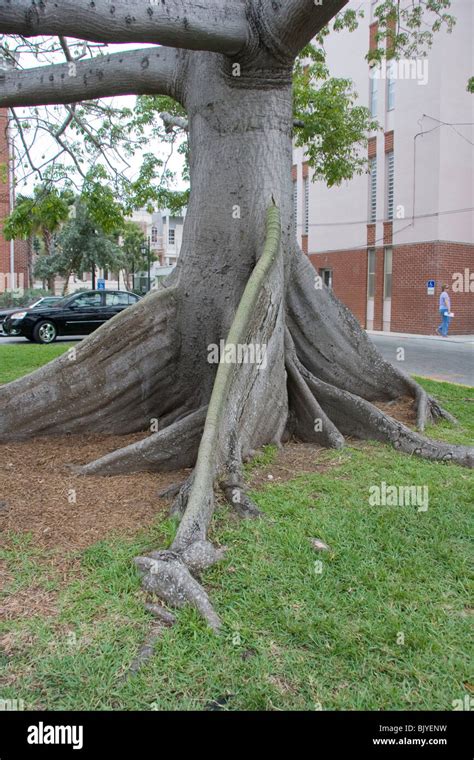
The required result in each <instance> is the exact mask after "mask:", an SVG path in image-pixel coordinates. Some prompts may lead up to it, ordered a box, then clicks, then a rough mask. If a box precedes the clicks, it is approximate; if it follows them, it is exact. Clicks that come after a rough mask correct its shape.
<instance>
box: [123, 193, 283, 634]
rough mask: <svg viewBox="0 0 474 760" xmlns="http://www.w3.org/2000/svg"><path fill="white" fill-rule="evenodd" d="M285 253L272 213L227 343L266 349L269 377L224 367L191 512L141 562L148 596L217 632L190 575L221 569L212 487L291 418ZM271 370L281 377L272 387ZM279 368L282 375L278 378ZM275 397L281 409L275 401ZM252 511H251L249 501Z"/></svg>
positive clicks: (192, 486)
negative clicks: (165, 546)
mask: <svg viewBox="0 0 474 760" xmlns="http://www.w3.org/2000/svg"><path fill="white" fill-rule="evenodd" d="M279 250H280V215H279V212H278V210H277V209H276V208H275V207H272V208H271V209H270V210H269V212H268V220H267V239H266V243H265V247H264V250H263V253H262V256H261V257H260V259H259V260H258V262H257V264H256V266H255V269H254V271H253V272H252V275H251V276H250V279H249V281H248V283H247V286H246V288H245V290H244V293H243V295H242V299H241V301H240V304H239V307H238V309H237V312H236V314H235V317H234V320H233V323H232V326H231V328H230V331H229V335H228V338H227V341H226V345H228V346H237V345H239V344H245V343H249V342H250V341H252V342H253V343H254V344H256V345H258V344H265V345H266V347H267V351H266V361H267V362H268V364H269V366H268V367H267V368H266V369H267V371H266V372H265V373H263V372H262V373H260V368H259V366H258V365H257V364H256V363H251V364H246V365H245V366H243V365H239V364H235V363H226V362H224V363H220V364H219V366H218V370H217V374H216V378H215V382H214V387H213V390H212V394H211V399H210V401H209V407H208V410H207V415H206V421H205V425H204V431H203V434H202V439H201V443H200V446H199V452H198V457H197V462H196V466H195V469H194V472H193V475H192V476H191V477H190V478H189V479H188V481H187V483H186V484H185V486H184V487H183V488H182V489H181V490H180V494H179V497H178V499H179V500H180V504H179V505H178V507H177V509H178V510H179V511H181V508H182V506H183V505H184V504H185V503H186V506H185V510H184V514H183V516H182V520H181V523H180V525H179V528H178V531H177V533H176V537H175V539H174V541H173V543H172V545H171V549H170V550H168V551H159V552H154V553H153V554H152V555H150V556H149V557H139V558H138V559H137V560H136V562H137V565H138V567H139V568H140V570H141V572H142V573H143V574H144V577H143V584H144V587H145V588H146V589H147V590H148V591H151V592H153V593H155V594H157V595H158V596H159V597H160V598H161V599H163V600H164V601H165V602H166V603H168V604H172V605H174V606H177V607H180V606H182V605H183V604H184V603H185V602H189V603H190V604H192V605H193V606H194V607H195V608H196V609H197V610H199V612H200V613H201V614H202V615H203V617H204V618H205V619H206V621H207V622H208V624H209V625H210V626H211V628H213V629H214V630H218V628H219V626H220V620H219V617H218V616H217V614H216V613H215V612H214V610H213V609H212V605H211V603H210V601H209V598H208V596H207V594H206V592H205V591H204V589H203V588H202V586H201V585H200V584H199V583H198V582H197V581H196V580H195V578H194V577H193V575H192V574H191V573H194V574H196V573H198V572H200V571H201V570H202V569H204V568H205V567H208V566H209V565H210V564H213V563H214V562H217V561H219V559H221V558H222V555H223V552H224V550H223V549H216V548H215V547H213V546H212V544H210V543H209V542H208V541H207V538H206V536H207V529H208V526H209V523H210V520H211V518H212V514H213V512H214V482H215V480H216V478H217V477H218V475H219V474H220V473H221V472H224V471H226V472H230V473H231V477H232V476H234V477H235V476H236V473H237V471H238V468H239V466H240V465H241V461H242V447H245V448H247V449H249V448H255V445H258V442H259V435H261V436H262V439H263V442H266V441H267V440H268V439H269V438H270V439H271V438H275V437H278V436H279V434H280V432H281V430H282V428H283V426H284V424H285V422H286V417H287V408H286V404H285V405H284V407H282V402H281V398H282V397H283V398H285V400H286V394H285V376H284V372H282V371H281V369H282V367H283V361H282V360H283V310H282V308H281V300H280V301H279V302H275V299H274V295H275V292H277V291H278V286H277V283H278V282H279V281H280V282H281V277H278V274H281V273H278V272H276V266H275V265H276V262H277V254H278V253H279ZM279 265H280V266H281V263H280V264H279ZM267 341H268V345H267ZM273 367H275V372H274V376H273V377H272V378H271V381H270V380H269V377H271V370H272V368H273ZM277 367H280V374H279V375H278V374H277V369H276V368H277ZM280 386H281V387H280ZM275 391H276V393H277V399H280V401H279V403H275V402H274V400H273V392H275ZM262 402H263V403H262ZM257 403H259V406H260V408H261V411H262V413H263V414H264V415H266V416H265V417H264V418H263V419H264V422H263V423H262V417H261V416H260V415H257V414H255V405H256V404H257ZM249 421H250V423H249ZM236 442H238V443H236ZM247 507H248V509H251V506H250V500H249V503H248V504H247Z"/></svg>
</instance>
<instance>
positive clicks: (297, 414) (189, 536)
mask: <svg viewBox="0 0 474 760" xmlns="http://www.w3.org/2000/svg"><path fill="white" fill-rule="evenodd" d="M267 64H268V56H267V55H265V56H263V57H262V56H258V57H257V58H255V59H253V61H252V62H251V63H249V62H247V65H246V66H242V68H241V71H240V75H239V76H234V73H235V67H234V66H233V63H232V62H231V61H230V60H229V59H227V58H225V57H224V56H220V55H217V54H215V53H206V52H200V53H194V54H193V59H192V66H189V69H188V70H187V72H186V85H185V87H184V89H183V92H182V100H183V102H184V104H185V107H186V110H187V113H188V118H189V144H190V174H191V196H190V200H189V205H188V213H187V216H186V220H185V227H184V237H183V245H182V249H181V255H180V258H179V261H178V265H177V267H176V269H175V271H174V272H173V274H172V275H171V277H170V278H168V280H167V281H166V283H165V287H164V288H162V289H160V290H158V291H157V292H153V293H151V294H149V295H148V296H147V297H146V298H145V299H144V300H142V301H141V302H139V303H138V304H137V305H136V306H134V307H131V308H130V309H127V310H126V311H124V312H122V313H121V314H119V315H118V316H116V317H114V319H113V320H111V321H110V322H109V323H107V324H105V325H104V326H102V327H101V328H100V329H99V330H98V331H97V332H95V333H94V334H93V335H92V336H90V337H88V338H87V339H85V340H84V341H82V343H81V344H79V346H78V347H77V356H76V359H75V361H71V360H70V358H69V357H66V356H63V357H60V358H59V359H57V360H55V362H53V363H51V364H50V365H46V366H45V367H43V368H41V369H40V370H38V371H37V372H36V373H33V374H31V375H28V376H27V377H25V378H22V379H20V380H17V381H15V382H13V383H11V384H9V385H7V386H5V387H4V388H2V389H1V390H0V399H1V401H2V408H3V414H2V419H1V422H0V440H8V439H12V438H26V437H29V436H31V435H39V434H42V435H44V434H48V435H50V434H57V433H65V432H72V433H80V432H83V431H87V432H90V431H92V430H94V431H96V432H107V433H111V434H112V433H114V434H117V433H125V432H131V431H138V430H147V429H149V428H150V423H151V422H152V421H153V420H155V419H158V420H159V430H158V432H155V433H153V435H151V436H149V438H147V439H146V440H145V441H144V442H140V443H138V444H134V445H132V446H128V447H126V448H125V449H122V450H119V451H117V452H113V453H112V454H109V455H107V456H106V457H103V458H102V459H99V460H97V461H95V462H92V463H90V464H89V465H87V466H85V467H84V468H80V471H81V472H82V473H84V474H88V473H94V474H98V473H99V474H111V473H114V472H123V471H138V470H143V469H150V470H153V471H158V470H164V469H170V468H172V467H178V466H183V465H184V466H192V465H193V464H196V466H195V470H194V473H193V475H192V476H191V478H190V479H189V480H188V481H187V482H186V484H185V485H184V487H183V489H182V490H181V492H180V494H179V497H178V502H179V505H178V507H176V510H175V511H178V512H179V513H180V514H182V521H181V525H180V528H179V530H178V533H177V535H176V538H175V541H174V542H173V545H172V547H171V549H170V550H169V551H159V552H155V553H153V554H152V555H150V556H149V557H144V558H143V557H142V558H139V559H138V560H137V565H138V567H139V569H140V571H141V572H142V573H143V576H144V585H145V588H147V589H148V590H149V591H154V592H156V593H157V594H159V595H160V596H161V597H162V598H163V599H164V600H165V601H166V602H168V603H170V604H173V605H176V606H181V605H182V604H184V603H185V602H190V603H192V604H194V605H195V606H196V607H197V609H198V610H199V611H200V612H201V613H202V614H203V615H204V616H205V618H206V619H207V620H208V622H209V624H210V625H211V626H212V627H213V628H217V627H218V626H219V618H218V617H217V615H216V614H215V612H214V610H213V609H212V607H211V605H210V602H209V599H208V597H207V595H206V593H205V592H204V590H203V588H202V587H201V586H200V585H199V584H198V583H197V581H196V579H195V577H194V575H195V574H196V573H197V572H199V571H200V570H202V569H204V568H205V567H207V566H209V565H210V564H212V563H213V562H215V561H217V560H218V559H219V558H220V557H221V556H222V552H220V551H217V550H215V549H214V547H212V545H211V544H209V542H208V541H207V538H206V536H207V528H208V525H209V522H210V520H211V517H212V512H213V505H214V501H213V498H214V497H213V489H214V485H215V483H216V482H218V481H220V483H221V487H222V489H223V491H224V495H225V496H226V498H228V499H229V500H230V501H231V504H232V506H233V507H235V508H236V510H237V511H238V512H239V514H246V515H249V516H250V515H252V514H255V513H256V510H255V509H254V507H253V505H252V504H251V503H250V501H249V500H248V497H247V496H246V495H245V493H244V489H243V486H242V478H241V467H242V461H243V460H244V459H245V458H246V457H247V456H249V455H251V452H252V451H253V450H254V449H255V448H257V447H258V446H261V445H262V444H265V443H269V442H277V443H279V442H280V441H281V440H282V438H283V437H284V436H288V435H290V434H294V435H296V436H297V437H299V438H300V439H302V440H309V441H315V442H319V443H321V444H323V445H326V446H335V447H339V446H341V445H343V442H344V435H345V434H349V435H353V434H357V435H360V436H362V437H366V436H368V437H372V438H377V439H379V440H383V441H387V442H390V443H392V444H393V445H395V446H397V447H398V448H401V449H402V450H404V451H407V452H409V453H416V454H419V455H421V456H425V457H428V458H431V459H443V460H447V459H452V460H454V461H457V462H459V463H461V464H465V465H468V466H472V462H473V459H472V452H470V451H469V450H468V449H467V448H465V447H461V446H450V445H447V444H437V443H434V442H429V441H426V439H424V438H423V437H422V436H421V435H419V434H415V433H413V431H411V430H409V429H408V428H405V427H404V426H403V425H401V424H400V423H398V422H396V421H395V420H392V419H391V418H390V417H387V416H386V415H385V414H383V413H382V412H381V411H380V410H379V409H377V408H376V407H375V406H373V404H372V403H371V402H372V401H376V400H387V399H395V398H397V397H399V396H407V395H410V396H413V397H414V398H415V399H416V403H417V409H418V424H419V427H420V428H421V429H422V428H423V426H424V424H425V421H426V420H430V419H436V418H437V417H441V416H447V415H446V413H444V412H443V411H442V410H441V409H440V407H439V406H438V405H437V404H436V402H435V401H434V400H433V399H431V398H429V397H427V395H426V394H425V393H424V391H422V389H421V388H420V387H419V386H418V385H417V384H416V383H415V382H414V381H412V380H411V379H410V378H408V377H407V376H405V375H403V374H402V373H401V372H399V371H398V370H396V369H395V368H394V367H393V366H392V365H390V364H388V363H387V362H386V361H385V360H384V359H383V358H382V357H381V356H380V354H379V353H378V351H377V349H376V348H375V346H374V345H373V344H372V343H371V341H370V340H369V338H368V337H367V335H366V334H365V332H364V331H363V330H362V328H361V327H360V325H359V324H358V322H357V321H356V320H355V318H354V317H353V316H352V315H351V313H350V312H349V311H348V309H347V308H346V307H344V306H343V305H342V304H341V303H340V302H339V301H338V300H337V299H336V298H335V296H334V295H333V294H332V293H331V292H330V291H328V290H327V288H326V287H323V288H321V289H318V288H317V287H315V286H316V284H317V283H316V280H315V274H316V273H315V270H314V269H313V267H312V266H311V264H310V262H309V260H308V259H307V258H306V257H305V256H304V255H303V254H302V253H301V251H300V250H299V248H298V246H297V244H296V240H295V236H294V220H293V217H292V213H293V211H292V183H291V165H292V92H291V66H290V65H289V64H288V65H286V64H285V65H284V64H281V65H279V66H276V65H275V62H274V61H272V65H271V66H269V65H267ZM269 208H270V212H269V213H267V212H268V209H269ZM277 209H278V211H277ZM257 262H258V263H257ZM221 341H227V348H228V349H231V350H230V351H229V353H228V354H227V353H226V354H224V358H226V357H227V359H230V360H232V359H235V356H234V355H236V356H237V359H236V361H234V362H233V361H230V362H227V361H222V358H221V362H220V363H218V364H217V363H215V362H213V361H211V359H213V358H214V359H215V351H214V347H219V346H221ZM239 347H243V349H242V354H241V356H240V357H239V354H238V350H239ZM232 349H234V351H233V352H232ZM232 353H233V354H234V355H231V354H232ZM91 399H92V401H91ZM316 423H319V424H316Z"/></svg>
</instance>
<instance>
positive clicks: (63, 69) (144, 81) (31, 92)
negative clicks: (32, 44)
mask: <svg viewBox="0 0 474 760" xmlns="http://www.w3.org/2000/svg"><path fill="white" fill-rule="evenodd" d="M179 56H180V53H179V51H177V50H173V49H172V48H156V49H153V48H144V49H143V50H130V51H128V52H125V53H114V54H113V55H107V56H97V57H96V58H92V59H88V60H86V61H80V62H78V63H76V62H75V61H70V62H66V63H61V64H54V65H52V66H40V67H38V68H34V69H23V70H20V71H18V70H13V69H11V70H5V71H2V72H1V73H0V106H10V107H11V106H37V105H47V104H52V103H77V102H78V101H82V100H93V99H95V98H102V97H109V96H112V95H132V94H136V95H149V94H150V95H151V94H155V95H156V94H161V95H170V96H171V97H175V98H176V93H175V87H174V83H175V79H176V76H177V68H178V60H179Z"/></svg>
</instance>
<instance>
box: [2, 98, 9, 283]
mask: <svg viewBox="0 0 474 760" xmlns="http://www.w3.org/2000/svg"><path fill="white" fill-rule="evenodd" d="M6 129H7V111H6V109H5V108H0V291H1V290H3V288H4V277H3V275H5V274H7V273H8V272H9V271H10V244H9V243H7V241H6V240H5V238H4V237H3V234H2V233H1V230H2V227H3V220H4V219H5V217H6V216H8V214H9V213H10V197H9V182H8V141H7V134H6Z"/></svg>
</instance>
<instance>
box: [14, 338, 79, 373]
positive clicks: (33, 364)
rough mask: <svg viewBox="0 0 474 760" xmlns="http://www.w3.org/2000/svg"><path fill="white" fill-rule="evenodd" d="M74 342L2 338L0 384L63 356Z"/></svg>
mask: <svg viewBox="0 0 474 760" xmlns="http://www.w3.org/2000/svg"><path fill="white" fill-rule="evenodd" d="M73 345H75V344H74V343H50V344H48V345H41V344H38V343H4V344H3V345H2V342H1V338H0V384H1V383H9V382H11V381H12V380H16V379H17V378H18V377H22V375H26V374H28V373H29V372H33V371H34V370H35V369H38V367H42V366H43V364H46V363H47V362H50V361H51V360H52V359H56V357H57V356H61V354H63V353H64V352H65V351H67V349H68V348H70V347H71V346H73Z"/></svg>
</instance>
